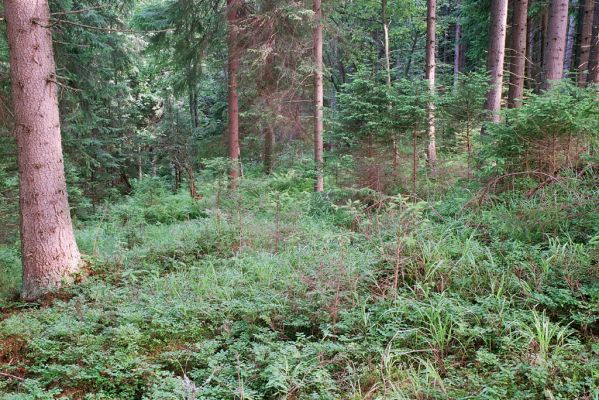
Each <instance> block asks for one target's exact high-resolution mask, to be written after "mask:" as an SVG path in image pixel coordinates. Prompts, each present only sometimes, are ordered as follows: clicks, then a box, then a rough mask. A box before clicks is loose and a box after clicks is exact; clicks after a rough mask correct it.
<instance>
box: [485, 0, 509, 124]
mask: <svg viewBox="0 0 599 400" xmlns="http://www.w3.org/2000/svg"><path fill="white" fill-rule="evenodd" d="M507 10H508V1H507V0H494V1H493V2H492V5H491V32H490V34H489V38H490V39H489V40H490V43H489V54H488V55H487V69H488V70H489V73H490V75H491V86H492V87H491V90H490V91H489V93H488V94H487V103H486V108H487V110H489V112H490V114H491V116H490V120H491V121H492V122H499V120H500V115H499V111H500V110H501V92H502V85H503V62H504V60H505V35H506V28H507V26H506V25H507Z"/></svg>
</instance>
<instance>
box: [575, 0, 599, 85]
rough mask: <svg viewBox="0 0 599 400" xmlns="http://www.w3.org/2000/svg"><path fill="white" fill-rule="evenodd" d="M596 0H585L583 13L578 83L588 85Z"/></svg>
mask: <svg viewBox="0 0 599 400" xmlns="http://www.w3.org/2000/svg"><path fill="white" fill-rule="evenodd" d="M595 7H596V6H595V0H585V2H584V8H583V13H582V30H581V35H580V60H579V65H578V85H579V86H582V87H584V86H586V83H587V77H588V72H589V71H588V70H589V60H590V54H591V42H592V39H593V19H594V16H595Z"/></svg>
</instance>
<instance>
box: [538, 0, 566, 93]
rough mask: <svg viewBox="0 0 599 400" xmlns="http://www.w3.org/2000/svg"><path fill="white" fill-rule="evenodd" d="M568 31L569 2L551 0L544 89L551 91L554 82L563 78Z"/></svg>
mask: <svg viewBox="0 0 599 400" xmlns="http://www.w3.org/2000/svg"><path fill="white" fill-rule="evenodd" d="M567 29H568V0H551V9H550V13H549V22H548V25H547V39H546V44H545V49H546V51H545V58H544V60H543V74H544V76H543V89H549V88H550V87H551V85H552V82H554V81H557V80H559V79H561V77H562V74H563V68H564V54H565V47H566V33H567Z"/></svg>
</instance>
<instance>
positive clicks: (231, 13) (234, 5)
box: [227, 0, 241, 189]
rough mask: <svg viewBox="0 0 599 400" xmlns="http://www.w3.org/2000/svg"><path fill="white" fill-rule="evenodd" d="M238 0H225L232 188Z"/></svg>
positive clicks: (235, 178)
mask: <svg viewBox="0 0 599 400" xmlns="http://www.w3.org/2000/svg"><path fill="white" fill-rule="evenodd" d="M240 4H241V1H240V0H227V23H228V28H229V32H228V46H229V59H228V75H229V84H228V91H229V96H228V106H229V185H230V187H231V188H232V189H235V188H237V186H238V184H239V153H240V150H239V96H238V95H237V86H238V83H237V72H238V71H239V47H238V43H237V32H236V26H235V25H236V23H237V15H238V12H239V7H240Z"/></svg>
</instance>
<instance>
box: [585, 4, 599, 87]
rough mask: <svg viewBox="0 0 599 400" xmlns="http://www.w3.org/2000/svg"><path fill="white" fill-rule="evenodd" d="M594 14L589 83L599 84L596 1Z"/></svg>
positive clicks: (598, 10)
mask: <svg viewBox="0 0 599 400" xmlns="http://www.w3.org/2000/svg"><path fill="white" fill-rule="evenodd" d="M594 15H595V16H594V17H593V34H592V36H591V54H590V57H589V76H588V78H587V84H593V83H594V84H599V2H595V11H594Z"/></svg>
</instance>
